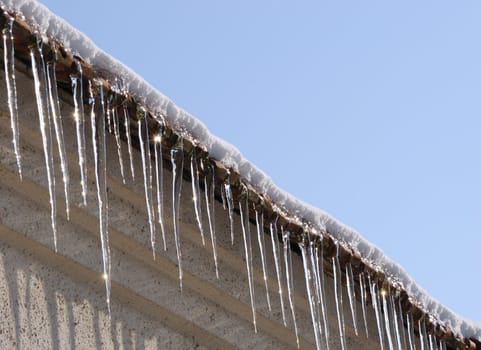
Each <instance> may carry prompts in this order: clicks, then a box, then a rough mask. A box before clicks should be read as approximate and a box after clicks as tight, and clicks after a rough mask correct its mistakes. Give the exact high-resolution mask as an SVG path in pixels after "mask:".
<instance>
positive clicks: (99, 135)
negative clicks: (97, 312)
mask: <svg viewBox="0 0 481 350" xmlns="http://www.w3.org/2000/svg"><path fill="white" fill-rule="evenodd" d="M95 84H97V86H96V89H98V93H99V98H100V115H99V116H98V117H97V116H96V108H97V107H96V105H95V96H94V93H93V88H94V87H93V86H92V82H89V93H90V96H89V103H90V108H91V109H90V123H91V128H92V147H93V153H94V172H95V185H96V187H97V201H98V207H99V228H100V242H101V246H102V261H103V271H104V273H103V278H104V280H105V290H106V295H107V307H108V312H109V317H110V282H111V274H110V271H111V261H110V245H109V222H108V220H109V219H108V209H109V207H108V197H107V149H106V143H105V142H106V141H105V104H104V90H103V86H102V84H101V82H95ZM97 123H98V124H97ZM97 125H98V127H97Z"/></svg>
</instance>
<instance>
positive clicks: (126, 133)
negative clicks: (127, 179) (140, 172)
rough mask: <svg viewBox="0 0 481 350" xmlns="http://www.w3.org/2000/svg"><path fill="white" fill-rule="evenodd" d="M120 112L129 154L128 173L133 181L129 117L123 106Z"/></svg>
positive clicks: (125, 107)
mask: <svg viewBox="0 0 481 350" xmlns="http://www.w3.org/2000/svg"><path fill="white" fill-rule="evenodd" d="M122 110H123V112H124V127H125V136H126V137H127V150H128V152H129V160H130V173H131V175H132V180H134V179H135V171H134V157H133V154H132V138H131V136H130V117H129V110H128V109H127V106H126V105H125V104H123V105H122Z"/></svg>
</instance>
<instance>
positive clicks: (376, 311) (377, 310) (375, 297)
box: [367, 275, 384, 350]
mask: <svg viewBox="0 0 481 350" xmlns="http://www.w3.org/2000/svg"><path fill="white" fill-rule="evenodd" d="M367 277H368V280H369V288H370V290H371V301H372V306H373V308H374V314H375V316H376V325H377V334H378V335H379V345H380V346H381V350H383V349H384V328H383V323H382V318H381V310H380V305H379V295H378V292H377V291H378V289H377V284H376V283H375V282H374V281H371V277H370V275H367Z"/></svg>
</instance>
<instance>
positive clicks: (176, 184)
mask: <svg viewBox="0 0 481 350" xmlns="http://www.w3.org/2000/svg"><path fill="white" fill-rule="evenodd" d="M183 148H184V146H183V139H182V138H180V139H179V140H178V142H177V144H176V145H175V147H174V148H172V149H171V150H170V161H171V163H172V219H173V223H174V240H175V250H176V252H177V263H178V265H179V286H180V290H181V291H182V278H183V274H182V252H181V250H180V227H179V224H180V222H179V214H180V194H181V190H182V172H183V168H184V150H183Z"/></svg>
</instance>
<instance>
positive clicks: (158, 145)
mask: <svg viewBox="0 0 481 350" xmlns="http://www.w3.org/2000/svg"><path fill="white" fill-rule="evenodd" d="M157 149H158V150H157ZM159 154H160V156H159ZM154 157H155V187H156V193H157V221H158V223H159V225H160V230H161V231H162V242H163V243H164V250H167V243H166V241H165V227H164V189H163V183H164V169H163V165H162V136H161V132H159V133H158V134H157V135H156V136H155V138H154Z"/></svg>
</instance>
